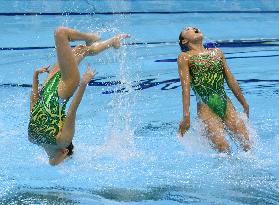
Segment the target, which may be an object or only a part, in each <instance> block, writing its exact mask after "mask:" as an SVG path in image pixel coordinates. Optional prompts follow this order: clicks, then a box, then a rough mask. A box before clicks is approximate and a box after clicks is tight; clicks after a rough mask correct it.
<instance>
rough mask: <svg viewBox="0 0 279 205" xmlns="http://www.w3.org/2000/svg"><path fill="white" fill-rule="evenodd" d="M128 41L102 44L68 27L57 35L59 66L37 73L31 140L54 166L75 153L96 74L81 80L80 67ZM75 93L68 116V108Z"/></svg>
mask: <svg viewBox="0 0 279 205" xmlns="http://www.w3.org/2000/svg"><path fill="white" fill-rule="evenodd" d="M127 37H129V35H128V34H119V35H116V36H114V37H112V38H111V39H108V40H106V41H100V38H99V36H98V35H96V34H95V33H82V32H79V31H77V30H74V29H71V28H66V27H60V28H58V29H57V30H56V31H55V35H54V38H55V45H56V51H57V58H58V62H57V63H56V64H55V65H54V66H53V68H52V69H51V70H50V71H48V68H49V67H43V68H40V69H37V70H35V72H34V75H33V85H32V93H31V98H30V101H31V102H30V121H29V125H28V139H29V140H30V141H31V142H32V143H34V144H37V145H40V146H42V147H43V148H44V150H45V151H46V153H47V155H48V158H49V163H50V164H51V165H57V164H59V163H60V162H62V161H63V160H64V159H65V158H67V157H68V156H70V155H72V153H73V148H74V146H73V144H72V140H73V137H74V133H75V118H76V111H77V108H78V106H79V104H80V102H81V99H82V96H83V94H84V91H85V88H86V86H87V84H88V82H89V81H90V80H91V78H93V77H94V75H95V73H96V72H95V71H92V70H91V69H90V67H88V68H87V70H86V72H85V73H84V74H83V77H82V79H81V80H80V74H79V70H78V64H79V63H80V62H81V61H82V60H83V59H84V58H85V57H86V56H89V55H95V54H97V53H99V52H101V51H103V50H105V49H107V48H109V47H114V48H119V47H120V43H121V40H122V39H124V38H127ZM70 41H85V43H86V44H85V45H78V46H76V47H75V48H73V49H72V48H71V47H70V44H69V42H70ZM44 72H48V76H47V78H46V80H45V83H44V85H43V88H42V89H41V90H40V91H39V89H38V85H39V82H38V75H39V74H40V73H44ZM77 88H78V89H77ZM76 90H77V92H76V93H75V91H76ZM74 93H75V95H74V97H73V100H72V102H71V104H70V107H69V109H68V111H67V113H66V104H67V102H68V101H69V99H70V98H71V97H72V96H73V94H74Z"/></svg>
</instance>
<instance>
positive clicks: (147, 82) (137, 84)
mask: <svg viewBox="0 0 279 205" xmlns="http://www.w3.org/2000/svg"><path fill="white" fill-rule="evenodd" d="M107 79H109V78H99V79H94V80H91V81H90V82H89V84H88V86H92V87H111V86H116V85H120V86H121V87H119V88H118V89H117V90H116V89H115V88H108V90H105V91H102V94H113V93H124V92H130V88H129V89H127V87H125V83H123V82H121V81H119V80H114V81H105V82H104V81H103V82H102V81H99V80H107ZM238 82H239V83H240V84H241V85H242V84H243V83H244V84H247V83H267V82H268V83H272V84H268V85H267V84H258V85H255V87H256V88H259V87H260V88H266V87H268V88H270V87H275V86H277V85H279V80H261V79H246V80H238ZM158 86H161V87H160V89H161V90H163V91H165V90H173V89H176V88H178V87H180V86H181V84H180V79H179V78H174V79H169V80H161V81H160V80H159V81H158V79H156V78H149V79H143V80H140V81H134V82H133V85H132V88H133V89H134V90H135V91H142V90H146V89H149V88H153V87H158ZM0 87H7V88H9V87H16V88H19V87H23V88H31V87H32V85H31V84H17V83H5V84H0Z"/></svg>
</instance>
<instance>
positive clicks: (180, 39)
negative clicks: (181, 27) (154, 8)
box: [179, 32, 189, 52]
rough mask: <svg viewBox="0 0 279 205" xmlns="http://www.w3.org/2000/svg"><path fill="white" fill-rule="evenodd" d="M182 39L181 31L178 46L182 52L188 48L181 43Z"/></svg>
mask: <svg viewBox="0 0 279 205" xmlns="http://www.w3.org/2000/svg"><path fill="white" fill-rule="evenodd" d="M183 40H184V38H183V36H182V32H181V33H180V34H179V46H180V49H181V51H182V52H187V51H189V48H188V46H187V45H186V44H183V43H182V41H183Z"/></svg>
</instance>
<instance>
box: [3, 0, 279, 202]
mask: <svg viewBox="0 0 279 205" xmlns="http://www.w3.org/2000/svg"><path fill="white" fill-rule="evenodd" d="M65 12H67V13H65ZM115 12H116V13H117V14H114V15H112V14H113V13H115ZM121 12H125V13H121ZM61 14H63V15H61ZM278 15H279V4H278V1H277V0H268V1H263V0H256V1H252V0H246V1H240V0H239V1H236V0H232V1H221V0H216V1H210V0H205V1H179V0H169V1H163V0H153V1H152V0H142V1H135V0H134V1H133V0H131V1H126V0H120V1H116V0H105V1H92V0H88V1H78V0H75V1H65V0H59V1H46V0H44V1H35V0H28V1H27V0H26V1H19V0H18V1H16V0H11V1H3V2H1V7H0V27H1V29H2V30H1V33H0V47H1V50H0V96H1V100H0V113H1V114H0V156H1V157H0V204H1V205H6V204H279V167H278V164H279V152H278V150H279V140H278V137H279V134H278V131H279V117H278V116H279V110H278V106H277V103H278V99H279V97H278V96H279V71H278V69H279V68H278V63H279V54H278V51H279V44H278V39H279V35H278V25H279V20H278V19H279V18H278V17H279V16H278ZM60 25H64V26H70V27H74V28H77V29H79V30H82V31H96V30H97V31H99V32H100V33H101V36H102V38H104V39H105V38H108V37H110V36H112V35H113V34H115V33H118V32H128V33H130V34H131V36H132V37H131V39H129V40H127V41H126V42H125V44H126V46H124V47H123V48H121V49H120V50H117V51H115V50H108V51H106V52H104V53H102V54H100V55H98V56H93V57H88V58H87V59H86V60H85V61H84V62H83V63H82V64H81V66H80V70H81V71H84V69H85V66H86V64H87V63H91V64H92V66H94V67H95V68H96V69H97V71H98V75H97V76H96V79H95V80H94V81H92V82H91V83H90V85H91V86H89V87H88V89H87V90H86V93H85V96H84V99H83V101H82V103H81V105H80V107H79V110H78V114H77V123H76V135H75V138H74V141H73V143H74V145H75V154H74V156H73V157H72V159H69V160H67V161H66V162H65V163H63V164H61V165H59V166H56V167H51V166H49V165H48V163H47V157H46V155H45V153H44V151H43V150H41V149H40V148H39V147H37V146H35V145H33V144H31V143H29V142H28V140H27V124H28V117H29V94H30V90H31V88H30V85H31V83H32V73H33V71H34V69H35V68H36V67H39V66H43V65H48V64H53V63H54V62H55V59H56V56H55V51H54V48H53V47H54V41H53V30H54V29H55V28H56V27H57V26H60ZM188 25H195V26H197V27H199V28H200V29H201V30H202V31H203V32H204V34H205V36H206V38H205V40H207V41H218V40H219V41H220V42H221V43H220V46H221V48H222V50H223V51H224V53H225V55H226V57H227V58H228V64H229V66H230V68H231V70H232V72H233V74H234V75H235V77H236V78H237V79H238V81H239V83H240V86H241V88H242V89H243V92H244V94H245V97H246V98H247V101H248V102H249V104H250V109H251V113H250V119H249V122H247V123H248V126H249V130H250V133H251V136H252V138H253V142H254V144H253V149H252V151H251V152H249V153H243V152H242V151H241V150H240V149H238V148H237V146H236V145H235V144H234V143H233V142H232V141H231V140H230V143H231V144H232V148H233V154H232V156H224V155H220V154H218V153H216V152H215V151H213V150H212V149H211V148H210V146H209V145H208V143H207V141H206V140H205V139H204V138H203V137H202V136H201V135H200V131H201V128H200V124H199V122H198V120H197V119H196V107H195V106H196V103H195V98H194V96H193V93H192V97H191V123H192V124H191V129H190V131H189V133H187V134H186V135H185V137H184V138H183V139H180V140H178V139H177V137H176V131H177V127H178V124H179V122H180V119H181V116H182V113H181V112H182V105H181V101H182V100H181V87H180V83H179V79H178V73H177V65H176V63H175V62H173V61H175V58H176V57H177V55H178V53H179V49H178V45H177V39H178V35H179V32H180V31H181V30H182V28H184V27H185V26H188ZM243 39H254V40H255V42H261V40H262V39H268V40H267V41H268V43H252V44H244V43H240V44H237V43H235V41H234V42H233V41H231V40H243ZM228 41H231V43H230V42H229V43H228ZM222 42H223V43H222ZM224 42H227V43H224ZM242 42H243V41H242ZM157 60H162V61H163V62H155V61H157ZM41 80H42V79H41ZM227 91H228V93H229V95H230V96H231V98H232V100H233V102H234V104H235V105H236V107H237V108H238V110H239V111H242V108H241V106H240V105H239V103H238V102H237V101H236V99H235V98H234V97H233V96H232V93H231V92H230V91H229V90H227ZM228 139H229V136H228Z"/></svg>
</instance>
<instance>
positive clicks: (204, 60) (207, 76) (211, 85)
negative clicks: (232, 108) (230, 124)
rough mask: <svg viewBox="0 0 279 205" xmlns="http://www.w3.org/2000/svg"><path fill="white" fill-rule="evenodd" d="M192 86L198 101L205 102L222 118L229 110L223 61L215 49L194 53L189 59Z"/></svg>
mask: <svg viewBox="0 0 279 205" xmlns="http://www.w3.org/2000/svg"><path fill="white" fill-rule="evenodd" d="M189 70H190V76H191V87H192V89H193V90H194V92H195V94H196V97H197V101H198V103H199V102H202V103H205V104H207V105H208V107H209V108H210V109H211V110H212V111H213V112H214V113H216V114H217V115H218V116H219V117H220V118H222V119H223V118H224V116H225V114H226V110H227V96H226V93H225V89H224V73H223V63H222V59H221V57H220V56H219V54H218V52H216V51H215V50H214V49H210V50H208V52H206V53H201V54H198V55H193V56H192V57H191V58H190V61H189Z"/></svg>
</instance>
